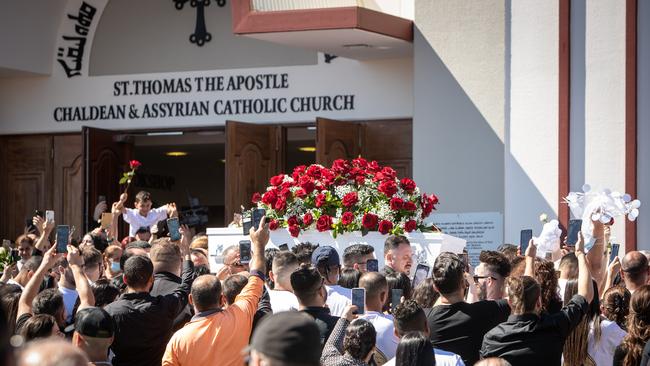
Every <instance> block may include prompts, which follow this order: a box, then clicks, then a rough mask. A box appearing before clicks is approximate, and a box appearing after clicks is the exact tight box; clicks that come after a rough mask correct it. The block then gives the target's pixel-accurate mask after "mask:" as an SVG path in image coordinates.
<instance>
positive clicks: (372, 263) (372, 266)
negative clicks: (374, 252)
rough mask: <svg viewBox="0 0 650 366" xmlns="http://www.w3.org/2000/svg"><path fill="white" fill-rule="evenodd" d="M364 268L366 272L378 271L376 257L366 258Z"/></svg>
mask: <svg viewBox="0 0 650 366" xmlns="http://www.w3.org/2000/svg"><path fill="white" fill-rule="evenodd" d="M366 269H367V270H368V272H379V261H378V260H376V259H368V261H367V262H366Z"/></svg>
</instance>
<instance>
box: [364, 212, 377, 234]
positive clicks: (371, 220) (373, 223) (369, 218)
mask: <svg viewBox="0 0 650 366" xmlns="http://www.w3.org/2000/svg"><path fill="white" fill-rule="evenodd" d="M377 221H379V218H378V217H377V215H375V214H371V213H366V214H364V215H363V218H362V219H361V224H362V225H363V227H365V228H366V229H368V230H374V229H375V228H376V227H377Z"/></svg>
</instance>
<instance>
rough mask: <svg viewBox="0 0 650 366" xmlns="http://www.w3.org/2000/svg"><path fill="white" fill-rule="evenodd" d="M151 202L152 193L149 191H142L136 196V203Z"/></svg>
mask: <svg viewBox="0 0 650 366" xmlns="http://www.w3.org/2000/svg"><path fill="white" fill-rule="evenodd" d="M146 201H151V193H149V192H147V191H140V192H138V194H136V195H135V203H138V202H146Z"/></svg>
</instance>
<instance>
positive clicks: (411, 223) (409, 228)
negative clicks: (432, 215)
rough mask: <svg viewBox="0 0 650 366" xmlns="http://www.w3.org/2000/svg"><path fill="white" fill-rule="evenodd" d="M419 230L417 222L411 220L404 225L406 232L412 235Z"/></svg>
mask: <svg viewBox="0 0 650 366" xmlns="http://www.w3.org/2000/svg"><path fill="white" fill-rule="evenodd" d="M417 228H418V224H417V223H416V222H415V220H409V221H407V222H406V223H404V231H406V232H407V233H410V232H411V231H413V230H415V229H417Z"/></svg>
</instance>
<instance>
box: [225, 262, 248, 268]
mask: <svg viewBox="0 0 650 366" xmlns="http://www.w3.org/2000/svg"><path fill="white" fill-rule="evenodd" d="M223 265H224V266H228V267H244V265H243V264H241V263H240V262H234V263H230V264H227V263H224V264H223Z"/></svg>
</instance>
